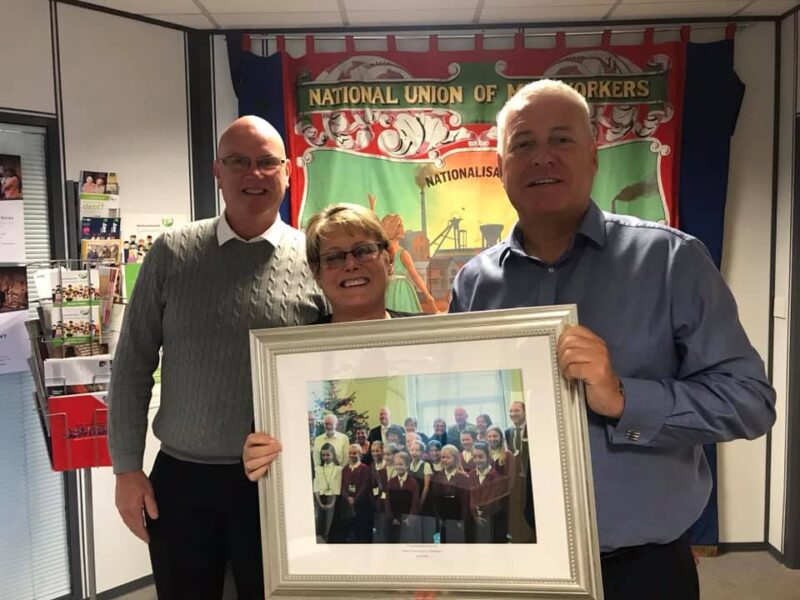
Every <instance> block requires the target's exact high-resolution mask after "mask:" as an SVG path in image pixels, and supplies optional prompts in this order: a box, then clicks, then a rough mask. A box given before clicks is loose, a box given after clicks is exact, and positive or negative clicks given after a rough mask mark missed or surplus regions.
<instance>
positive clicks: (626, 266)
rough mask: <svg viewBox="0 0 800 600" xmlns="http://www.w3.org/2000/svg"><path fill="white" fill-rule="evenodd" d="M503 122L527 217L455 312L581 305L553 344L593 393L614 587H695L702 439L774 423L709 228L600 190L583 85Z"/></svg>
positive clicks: (486, 259) (509, 164) (484, 262)
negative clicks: (610, 208) (692, 231)
mask: <svg viewBox="0 0 800 600" xmlns="http://www.w3.org/2000/svg"><path fill="white" fill-rule="evenodd" d="M497 120H498V128H497V139H498V142H497V152H498V166H499V168H500V173H501V177H502V181H503V186H504V187H505V190H506V193H507V195H508V197H509V199H510V201H511V204H512V205H513V206H514V208H515V209H516V211H517V214H518V217H519V222H518V223H517V225H516V226H515V227H514V230H513V231H512V233H511V235H510V236H509V237H508V238H507V239H506V240H504V241H502V242H501V243H499V244H497V245H496V246H494V247H492V248H489V249H488V250H486V251H484V252H482V253H481V254H480V255H478V256H477V257H475V258H474V259H473V260H471V261H470V262H469V263H468V264H467V265H466V266H465V267H464V268H463V269H462V271H461V272H460V273H459V274H458V276H457V277H456V280H455V282H454V285H453V296H452V302H451V306H450V310H451V312H464V311H474V310H490V309H500V308H512V307H519V306H538V305H549V304H565V303H576V304H577V305H578V315H579V319H580V321H581V325H580V326H573V327H571V328H569V329H568V330H567V331H565V332H564V334H563V335H562V336H561V338H560V339H559V341H558V348H557V351H558V360H559V366H560V368H561V369H562V371H563V372H564V374H565V375H566V376H567V377H568V378H570V379H574V380H579V381H582V382H583V384H584V386H585V391H586V402H587V406H588V409H589V410H588V420H589V441H590V446H591V453H592V469H593V475H594V482H595V500H596V507H597V524H598V530H599V537H600V546H601V547H600V550H601V557H602V571H603V586H604V589H605V597H606V600H617V599H620V600H628V599H634V598H635V599H636V600H640V599H642V598H647V599H648V600H658V599H662V598H663V599H664V600H675V599H678V598H680V599H681V600H688V599H692V598H698V595H699V592H698V583H697V571H696V568H695V565H694V561H693V558H692V555H691V551H690V548H689V545H688V541H687V539H686V536H685V535H684V532H685V531H686V530H687V529H688V528H689V526H690V525H691V524H692V523H693V522H694V521H695V520H696V519H697V517H698V516H699V515H700V513H701V512H702V510H703V507H704V506H705V504H706V502H707V500H708V495H709V492H710V489H711V475H710V472H709V467H708V464H707V462H706V460H705V457H704V455H703V452H702V448H701V446H702V444H705V443H710V442H721V441H727V440H732V439H736V438H748V439H753V438H756V437H758V436H760V435H762V434H764V433H765V432H766V431H767V430H768V429H769V428H770V427H771V426H772V423H773V422H774V420H775V410H774V405H775V392H774V390H773V389H772V387H771V386H770V384H769V382H768V381H767V378H766V375H765V373H764V365H763V362H762V361H761V359H760V358H759V356H758V354H757V353H756V351H755V350H754V349H753V347H752V346H751V345H750V343H749V341H748V340H747V336H746V335H745V333H744V331H743V329H742V326H741V324H740V322H739V318H738V315H737V310H736V303H735V301H734V299H733V296H732V295H731V292H730V290H729V289H728V287H727V285H726V284H725V282H724V281H723V279H722V277H721V275H720V273H719V271H718V270H717V269H716V268H715V266H714V264H713V262H712V261H711V258H710V257H709V255H708V252H707V250H706V248H705V247H704V246H703V245H702V243H701V242H699V241H698V240H697V239H695V238H693V237H691V236H689V235H686V234H683V233H681V232H680V231H677V230H674V229H671V228H669V227H666V226H662V225H658V224H655V223H648V222H643V221H640V220H638V219H634V218H630V217H624V216H619V215H611V214H606V213H603V212H602V211H600V210H599V209H598V207H597V205H595V204H594V202H592V200H591V198H590V193H591V189H592V183H593V180H594V176H595V172H596V170H597V146H596V144H595V141H594V135H593V133H592V129H591V122H590V118H589V108H588V105H587V104H586V101H585V100H584V98H583V97H582V96H580V94H578V93H577V92H575V91H574V90H572V88H570V87H569V86H567V85H565V84H562V83H560V82H553V81H539V82H535V83H532V84H529V85H527V86H525V87H523V88H522V89H521V90H520V91H519V92H518V93H517V94H516V95H515V96H514V97H513V98H511V99H510V100H509V102H508V103H507V104H506V106H505V107H504V108H503V110H502V111H501V112H500V114H499V115H498V119H497Z"/></svg>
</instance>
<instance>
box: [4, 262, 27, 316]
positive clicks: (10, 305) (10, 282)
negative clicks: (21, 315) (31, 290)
mask: <svg viewBox="0 0 800 600" xmlns="http://www.w3.org/2000/svg"><path fill="white" fill-rule="evenodd" d="M27 309H28V275H27V269H26V268H25V267H24V266H5V267H0V313H5V312H14V311H17V310H27Z"/></svg>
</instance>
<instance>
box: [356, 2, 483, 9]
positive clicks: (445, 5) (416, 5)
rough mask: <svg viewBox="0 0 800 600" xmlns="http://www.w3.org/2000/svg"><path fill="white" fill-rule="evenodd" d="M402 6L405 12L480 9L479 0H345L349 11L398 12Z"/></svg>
mask: <svg viewBox="0 0 800 600" xmlns="http://www.w3.org/2000/svg"><path fill="white" fill-rule="evenodd" d="M399 4H402V6H403V10H404V11H411V10H429V9H431V8H432V7H435V8H437V9H450V8H471V9H472V10H473V11H474V10H475V9H476V8H477V7H478V0H436V1H435V2H434V1H432V0H403V2H397V0H344V7H345V9H346V10H347V11H348V12H349V11H351V10H352V11H357V10H363V11H376V10H397V7H398V5H399Z"/></svg>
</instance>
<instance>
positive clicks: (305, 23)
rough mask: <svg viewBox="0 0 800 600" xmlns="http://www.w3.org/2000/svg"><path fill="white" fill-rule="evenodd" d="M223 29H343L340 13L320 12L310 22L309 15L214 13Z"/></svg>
mask: <svg viewBox="0 0 800 600" xmlns="http://www.w3.org/2000/svg"><path fill="white" fill-rule="evenodd" d="M213 17H214V20H215V21H216V22H217V23H219V24H220V26H221V27H224V28H230V29H234V28H236V29H248V28H251V29H270V28H279V27H281V28H282V27H293V28H294V27H296V28H302V27H343V23H342V16H341V15H340V14H339V13H338V12H318V13H315V14H314V18H313V19H311V20H309V18H308V13H302V12H283V13H214V14H213Z"/></svg>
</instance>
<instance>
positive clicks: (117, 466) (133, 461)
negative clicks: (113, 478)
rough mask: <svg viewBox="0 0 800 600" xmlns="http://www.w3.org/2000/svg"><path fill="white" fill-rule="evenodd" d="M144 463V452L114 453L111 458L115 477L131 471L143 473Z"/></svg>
mask: <svg viewBox="0 0 800 600" xmlns="http://www.w3.org/2000/svg"><path fill="white" fill-rule="evenodd" d="M143 462H144V452H123V453H114V454H113V455H112V457H111V464H112V467H113V469H114V475H121V474H122V473H129V472H131V471H141V470H142V463H143Z"/></svg>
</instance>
